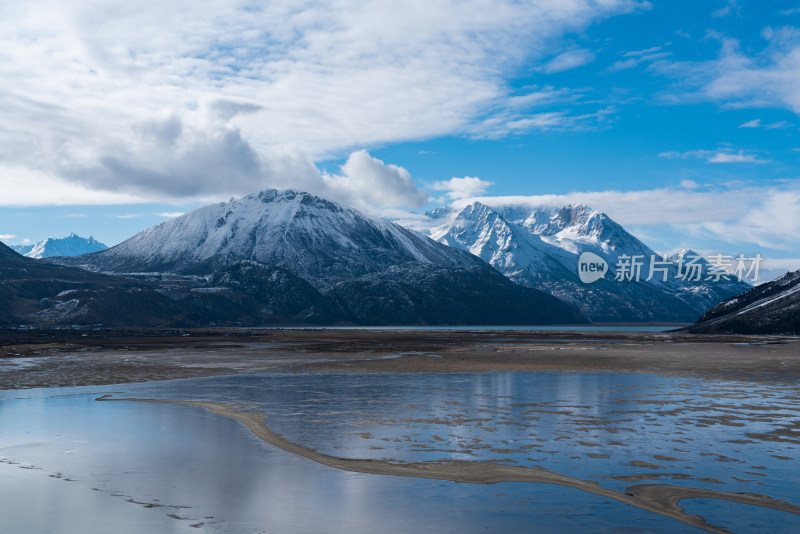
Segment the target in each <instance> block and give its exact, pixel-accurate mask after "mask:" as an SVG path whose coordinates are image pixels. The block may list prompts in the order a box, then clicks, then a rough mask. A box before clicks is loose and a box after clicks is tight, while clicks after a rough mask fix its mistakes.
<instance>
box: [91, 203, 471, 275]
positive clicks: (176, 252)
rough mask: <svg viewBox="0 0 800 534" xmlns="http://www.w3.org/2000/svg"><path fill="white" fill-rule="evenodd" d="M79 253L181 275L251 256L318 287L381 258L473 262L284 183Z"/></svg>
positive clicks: (361, 271) (115, 266) (381, 264)
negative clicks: (107, 246) (282, 187)
mask: <svg viewBox="0 0 800 534" xmlns="http://www.w3.org/2000/svg"><path fill="white" fill-rule="evenodd" d="M83 260H84V259H82V261H83ZM85 260H86V263H87V264H88V265H89V266H90V267H93V268H98V269H101V270H108V271H116V272H156V271H157V272H172V273H185V274H210V273H213V272H214V271H216V270H219V269H221V268H225V267H226V266H228V265H230V264H232V263H233V262H235V261H238V260H254V261H258V262H261V263H264V264H268V265H274V266H278V267H285V268H288V269H290V270H291V271H293V272H294V273H296V274H297V275H299V276H301V277H302V278H304V279H306V280H308V281H309V282H310V283H311V284H312V285H315V286H317V287H318V288H325V287H328V286H330V285H333V284H336V283H338V282H341V281H342V280H349V279H352V278H355V277H358V276H363V275H366V274H370V273H372V272H376V271H378V270H382V269H385V268H386V266H387V265H395V264H401V263H406V262H421V263H429V264H434V265H439V266H449V267H454V266H458V267H467V266H471V265H474V264H475V262H476V261H479V260H477V259H476V258H473V257H472V256H470V255H468V254H464V253H463V252H461V251H456V250H452V249H449V248H447V247H445V246H443V245H441V244H439V243H436V242H434V241H431V240H429V239H427V238H426V237H424V236H422V235H420V234H417V233H416V232H413V231H411V230H407V229H405V228H402V227H400V226H398V225H396V224H394V223H391V222H389V221H386V220H384V219H379V218H373V217H370V216H367V215H364V214H362V213H361V212H359V211H358V210H355V209H353V208H346V207H343V206H341V205H339V204H337V203H336V202H333V201H331V200H328V199H325V198H322V197H318V196H315V195H312V194H310V193H306V192H304V191H295V190H291V189H288V190H284V191H278V190H275V189H267V190H264V191H261V192H259V193H254V194H251V195H247V196H245V197H242V198H239V199H234V200H232V201H230V202H221V203H218V204H213V205H210V206H205V207H202V208H200V209H197V210H195V211H192V212H190V213H187V214H185V215H182V216H181V217H176V218H175V219H171V220H169V221H166V222H163V223H161V224H159V225H157V226H154V227H152V228H149V229H147V230H145V231H143V232H141V233H139V234H137V235H135V236H134V237H132V238H131V239H129V240H127V241H125V242H123V243H121V244H119V245H117V246H116V247H113V248H111V249H109V250H107V251H103V252H100V253H98V254H93V255H92V256H91V257H87V258H85Z"/></svg>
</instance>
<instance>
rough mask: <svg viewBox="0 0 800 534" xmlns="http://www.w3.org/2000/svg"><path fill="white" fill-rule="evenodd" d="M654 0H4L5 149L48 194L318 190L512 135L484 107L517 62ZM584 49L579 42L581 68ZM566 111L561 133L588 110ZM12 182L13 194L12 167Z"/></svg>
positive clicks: (0, 30)
mask: <svg viewBox="0 0 800 534" xmlns="http://www.w3.org/2000/svg"><path fill="white" fill-rule="evenodd" d="M647 6H648V4H647V3H646V2H640V1H637V0H602V1H598V0H571V1H569V2H564V1H562V0H539V1H536V2H523V3H520V2H516V1H513V0H500V1H487V0H466V1H457V0H443V1H441V2H433V3H432V2H429V1H427V0H408V1H406V2H402V3H389V2H380V1H374V0H330V1H327V2H316V1H312V0H301V1H299V2H298V1H296V0H278V1H274V2H269V3H257V4H252V3H242V2H230V1H228V0H209V1H208V2H201V3H197V2H190V1H189V0H175V1H172V2H157V1H155V0H143V1H141V2H134V3H130V2H128V3H120V2H111V1H100V2H97V1H89V0H75V1H72V2H58V1H55V0H52V1H47V0H45V1H42V2H35V3H25V2H6V3H4V4H2V6H0V80H2V81H1V82H0V106H1V107H2V109H3V110H4V119H3V121H2V124H0V161H3V162H4V165H6V166H13V167H19V168H20V169H22V170H23V171H25V172H27V173H28V174H29V175H31V176H36V177H38V178H37V180H39V181H38V182H35V183H36V184H37V187H38V189H39V190H41V191H44V190H45V189H46V188H47V186H48V185H50V184H52V183H55V182H57V183H58V184H59V187H60V188H61V189H62V190H64V191H65V192H67V193H69V194H68V195H67V196H72V195H73V194H75V195H76V196H77V197H80V195H79V194H78V192H79V191H85V192H87V193H86V195H85V198H78V199H77V203H81V204H88V203H94V202H95V201H97V200H98V199H99V198H100V197H101V196H103V195H106V196H107V197H108V198H111V199H119V198H121V197H122V196H128V197H136V198H141V199H146V200H160V199H162V198H163V197H164V196H165V195H166V196H167V197H171V198H183V197H186V196H187V195H195V196H215V195H225V194H239V193H244V192H249V191H253V190H256V189H262V188H264V187H269V186H273V187H283V186H285V185H287V182H292V181H293V180H294V181H295V183H300V184H301V185H302V184H306V183H312V184H317V185H319V184H320V178H319V176H318V174H319V173H318V172H315V170H314V169H312V168H311V167H313V161H314V160H320V159H325V158H330V157H340V156H341V155H342V154H346V153H347V152H349V151H352V150H353V149H354V148H359V147H369V146H375V145H378V144H382V143H388V142H401V141H406V140H411V139H425V138H430V137H433V136H438V135H451V134H455V135H460V134H465V133H466V134H469V135H481V134H486V133H487V132H489V131H491V132H492V133H493V134H494V135H498V134H499V132H500V131H501V130H502V129H500V128H495V127H494V123H493V122H492V121H487V119H489V118H490V117H491V116H492V115H493V114H495V113H498V112H499V113H501V114H502V113H506V110H507V109H508V108H509V106H512V103H511V101H510V100H509V99H510V97H512V96H513V95H512V94H511V91H512V89H511V84H509V83H508V78H509V77H511V76H513V75H514V74H515V73H517V72H518V68H519V67H520V66H521V65H524V64H527V63H528V62H530V61H540V60H542V59H543V58H546V57H548V56H550V55H551V54H552V51H553V50H558V49H562V48H563V42H562V41H563V37H564V35H565V34H567V33H569V32H573V31H580V30H581V29H583V28H585V27H587V26H588V25H589V24H591V23H592V22H594V21H597V20H599V19H601V18H604V17H609V16H613V15H616V14H619V13H626V12H631V11H633V10H636V9H642V8H646V7H647ZM409 36H413V38H410V37H409ZM569 58H570V56H566V57H565V58H564V60H565V61H566V60H567V59H569ZM587 58H588V54H587V53H586V52H584V53H583V56H582V60H586V59H587ZM578 59H581V58H580V57H579V54H578V53H573V55H572V62H573V64H575V63H576V61H577V60H578ZM563 65H566V63H564V64H563ZM558 112H559V113H560V114H561V116H562V118H561V119H560V120H559V122H560V124H561V125H562V127H565V128H568V127H570V124H578V125H581V124H582V123H581V122H580V120H579V119H577V118H576V117H577V116H578V115H591V112H588V113H581V114H577V113H574V112H572V111H571V110H569V109H561V110H559V111H558ZM570 117H571V118H570ZM516 119H521V117H520V116H519V115H515V116H513V117H512V120H516ZM546 119H547V116H546V115H542V116H540V117H539V118H538V119H537V118H533V119H531V121H532V122H531V123H530V124H525V123H523V122H518V123H516V124H515V125H514V127H512V128H506V129H505V130H504V131H505V132H506V133H515V132H518V131H521V130H523V129H524V128H535V127H538V126H537V124H540V123H542V122H545V123H547V120H546ZM552 120H555V119H552ZM503 121H504V122H509V118H508V117H505V118H504V119H503ZM548 124H549V123H548ZM482 127H485V128H486V129H485V130H484V131H483V132H481V131H480V130H481V128H482ZM548 127H549V126H548ZM288 171H293V172H299V173H300V176H299V177H294V178H292V177H289V176H287V175H285V174H283V173H285V172H288ZM0 176H3V175H1V174H0ZM42 177H43V178H42ZM0 180H2V183H1V184H0V185H2V186H3V189H4V190H7V189H8V187H7V185H8V182H7V178H6V177H5V176H4V177H3V178H0ZM70 184H71V185H70ZM89 191H91V192H92V193H91V194H90V193H89ZM43 194H44V195H45V196H52V197H53V202H56V203H68V202H67V201H66V200H59V199H58V198H57V197H58V195H57V194H55V193H53V194H52V195H51V194H50V193H49V192H45V193H43ZM15 198H16V200H15V201H14V202H32V203H36V199H35V198H27V197H25V196H24V195H22V194H15ZM22 199H26V200H22ZM0 202H3V203H4V204H8V203H9V202H10V201H8V200H6V199H3V200H0Z"/></svg>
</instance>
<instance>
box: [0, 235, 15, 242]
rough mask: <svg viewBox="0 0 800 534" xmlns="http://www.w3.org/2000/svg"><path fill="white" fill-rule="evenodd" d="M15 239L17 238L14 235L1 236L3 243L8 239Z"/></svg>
mask: <svg viewBox="0 0 800 534" xmlns="http://www.w3.org/2000/svg"><path fill="white" fill-rule="evenodd" d="M15 237H17V236H15V235H14V234H0V240H1V241H5V240H7V239H14V238H15Z"/></svg>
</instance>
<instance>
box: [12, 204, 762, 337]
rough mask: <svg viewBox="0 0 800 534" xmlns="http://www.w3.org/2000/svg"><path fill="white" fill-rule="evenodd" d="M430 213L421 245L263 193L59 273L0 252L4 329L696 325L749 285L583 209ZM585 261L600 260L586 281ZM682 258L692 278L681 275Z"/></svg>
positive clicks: (470, 208) (76, 260) (400, 233)
mask: <svg viewBox="0 0 800 534" xmlns="http://www.w3.org/2000/svg"><path fill="white" fill-rule="evenodd" d="M427 221H428V223H429V233H430V237H431V238H429V237H426V236H425V235H423V234H420V233H418V232H415V231H412V230H409V229H407V228H404V227H402V226H399V225H397V224H395V223H392V222H389V221H386V220H384V219H379V218H374V217H370V216H367V215H365V214H363V213H361V212H359V211H357V210H355V209H352V208H348V207H345V206H341V205H339V204H337V203H335V202H332V201H329V200H326V199H324V198H320V197H317V196H314V195H311V194H308V193H303V192H296V191H291V190H289V191H282V192H279V191H275V190H267V191H262V192H261V193H258V194H253V195H248V196H245V197H243V198H241V199H236V200H233V199H232V200H231V201H230V202H223V203H218V204H213V205H210V206H205V207H203V208H200V209H198V210H195V211H193V212H191V213H188V214H186V215H183V216H181V217H177V218H175V219H172V220H170V221H167V222H164V223H162V224H159V225H157V226H154V227H152V228H149V229H147V230H145V231H143V232H140V233H139V234H137V235H135V236H133V237H132V238H130V239H128V240H127V241H125V242H123V243H120V244H119V245H117V246H114V247H111V248H108V249H105V250H100V251H97V252H92V253H89V254H83V255H80V256H67V255H62V256H54V257H53V256H51V257H46V258H44V260H43V261H45V262H49V263H50V264H51V265H50V267H51V268H53V269H55V268H62V269H65V270H63V271H53V272H45V271H43V270H42V269H45V267H41V268H40V269H39V271H41V273H40V274H41V276H39V277H38V278H37V276H38V275H36V276H34V275H31V276H30V277H29V278H28V279H25V277H24V276H23V275H22V273H23V272H25V270H26V269H28V267H20V265H23V264H20V261H23V262H25V261H34V260H28V259H27V258H22V257H20V256H19V255H17V254H14V253H13V252H12V251H11V250H9V249H7V248H6V249H5V252H6V254H4V255H0V286H1V287H2V290H3V291H6V293H7V294H9V295H12V296H13V297H14V299H12V300H14V302H15V303H16V304H14V306H12V308H13V310H14V311H13V313H11V314H10V315H8V317H7V319H8V320H9V321H11V322H22V323H24V322H34V323H46V324H73V323H74V324H88V323H114V324H119V325H124V324H131V325H133V324H135V323H136V321H137V314H136V311H135V310H138V312H139V313H140V314H142V316H143V317H147V318H148V319H147V324H162V323H163V324H186V325H205V324H225V325H236V324H240V325H257V324H274V323H283V324H285V323H297V324H303V323H313V324H509V325H511V324H555V323H581V322H586V321H587V320H589V321H592V322H692V321H694V320H695V319H696V318H697V317H698V316H700V315H701V314H702V313H704V312H705V311H707V310H708V309H709V308H711V307H712V306H714V305H715V304H717V303H719V302H720V301H722V300H724V299H726V298H729V297H731V296H733V295H736V294H738V293H741V292H742V291H746V290H748V289H749V288H750V286H749V284H747V283H744V282H739V281H736V280H735V279H728V280H725V278H728V277H727V276H726V277H720V276H716V277H714V276H712V274H713V266H711V265H710V264H709V263H708V262H707V261H705V260H703V259H701V258H699V256H697V255H695V254H694V253H692V252H691V251H688V250H684V251H680V252H679V253H677V254H674V255H673V256H671V257H669V258H665V259H664V258H660V257H658V256H657V255H656V253H655V252H654V251H653V250H652V249H650V248H649V247H647V246H646V245H645V244H644V243H642V242H641V241H639V240H638V239H636V238H635V237H634V236H632V235H631V234H630V233H628V232H627V231H626V230H625V229H624V228H623V227H622V226H620V225H619V224H617V223H616V222H614V221H613V220H611V219H610V218H609V217H607V216H606V215H605V214H603V213H600V212H598V211H595V210H593V209H591V208H589V207H586V206H581V205H578V206H566V207H541V206H527V205H524V204H506V205H499V206H489V205H486V204H484V203H480V202H473V203H471V204H469V205H466V206H463V207H461V208H459V209H455V208H441V209H438V210H434V211H432V212H429V213H428V214H427ZM68 239H81V238H78V237H77V236H74V235H73V236H70V238H68ZM92 241H94V240H92ZM94 243H96V241H94ZM70 250H71V251H74V250H76V249H75V248H74V247H73V248H71V249H70ZM9 254H12V255H13V256H9ZM584 258H590V259H591V265H589V267H591V269H593V270H594V269H600V271H599V272H595V273H593V274H592V276H593V277H591V279H590V280H589V279H587V277H586V276H584V275H586V274H587V273H582V272H581V269H582V268H584V267H587V265H585V264H583V263H582V262H583V261H584V260H583V259H584ZM631 260H633V261H634V263H636V262H638V269H639V271H637V272H636V273H635V274H636V276H635V277H634V276H633V274H634V272H633V269H629V270H628V272H626V271H625V262H626V261H628V267H629V268H630V267H631V265H630V263H631ZM39 262H40V261H39V260H37V261H36V263H39ZM6 264H8V265H16V266H17V272H18V273H19V275H18V276H16V277H15V276H10V274H13V273H14V270H13V269H11V270H8V269H6V270H5V271H4V268H5V265H6ZM691 265H693V266H694V267H695V268H698V269H700V272H701V273H702V276H700V275H699V274H698V276H696V277H692V276H688V277H687V276H686V275H687V272H688V271H689V267H690V266H691ZM29 267H30V266H29ZM76 268H80V269H76ZM651 268H652V273H651ZM37 272H38V271H37ZM79 273H80V274H79ZM93 277H98V278H93ZM103 277H105V278H103ZM648 278H649V279H648ZM690 278H696V279H690ZM714 278H721V279H719V280H717V279H714ZM73 279H74V280H83V281H85V282H86V284H87V285H86V287H80V286H79V285H78V286H76V285H75V284H77V283H78V282H75V283H73V282H72V280H73ZM48 280H49V282H48ZM55 280H60V281H61V282H64V283H60V282H59V283H56V282H55ZM98 280H102V282H99V281H98ZM65 284H66V285H65ZM34 286H35V287H36V288H37V289H36V290H35V291H31V290H30V289H31V287H34ZM122 288H124V289H122ZM144 302H146V303H147V304H146V305H145V304H143V303H144ZM142 306H144V308H142ZM0 320H2V317H0Z"/></svg>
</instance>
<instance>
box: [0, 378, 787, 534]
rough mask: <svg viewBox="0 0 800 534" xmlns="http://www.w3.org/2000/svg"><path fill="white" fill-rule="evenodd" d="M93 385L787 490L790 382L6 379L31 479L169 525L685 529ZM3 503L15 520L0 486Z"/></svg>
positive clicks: (369, 433) (769, 514)
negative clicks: (28, 384) (425, 475)
mask: <svg viewBox="0 0 800 534" xmlns="http://www.w3.org/2000/svg"><path fill="white" fill-rule="evenodd" d="M109 391H115V392H117V393H115V395H117V396H136V397H156V398H172V399H193V400H210V401H216V402H247V403H252V404H255V405H256V406H257V407H258V410H259V411H260V412H263V413H264V414H265V417H266V421H267V423H268V424H269V425H270V426H271V427H272V428H273V429H275V430H276V431H278V432H281V433H283V434H284V435H285V436H286V437H287V438H288V439H290V440H292V441H295V442H298V443H301V444H303V445H305V446H308V447H311V448H314V449H317V450H320V451H321V452H324V453H327V454H331V455H335V456H341V457H351V458H380V459H389V460H397V461H422V460H446V459H459V460H474V461H502V462H510V463H513V464H515V465H524V466H529V467H532V466H537V467H542V468H545V469H548V470H551V471H555V472H558V473H563V474H566V475H569V476H572V477H576V478H582V479H585V480H593V481H596V482H598V483H599V484H600V485H602V486H604V487H608V488H612V489H615V490H618V491H625V489H626V488H627V487H629V486H631V485H634V484H639V483H669V484H675V485H684V486H690V487H702V488H708V489H714V490H720V491H726V492H753V493H761V494H766V495H770V496H772V497H775V498H779V499H783V500H787V501H790V502H793V503H795V504H798V503H800V488H799V487H798V483H797V480H798V479H800V467H798V462H797V458H798V447H800V436H798V435H795V434H793V433H792V432H791V429H793V428H796V425H797V424H798V422H800V403H798V400H800V388H798V386H797V385H795V384H791V383H774V384H756V383H743V382H734V381H727V382H723V381H715V382H709V381H702V380H689V379H682V378H665V377H659V376H655V375H640V374H613V373H597V374H559V373H490V374H451V375H445V374H435V375H408V374H397V375H391V374H386V375H374V374H370V375H351V374H348V375H320V374H313V375H296V374H285V375H251V376H246V375H240V376H235V377H217V378H204V379H192V380H179V381H172V382H161V383H151V384H131V385H122V386H115V387H94V388H65V389H60V390H26V391H17V392H13V391H12V392H8V391H7V392H2V393H0V458H5V459H6V462H9V461H13V462H19V464H16V466H17V467H18V466H19V465H20V464H22V465H24V466H26V467H33V468H35V469H31V470H28V471H27V472H28V473H29V475H28V477H27V478H28V479H30V480H32V478H31V477H35V476H40V477H46V476H48V475H53V474H56V473H60V476H61V477H62V478H61V479H51V480H52V481H53V484H51V486H53V487H59V488H60V487H61V486H54V485H55V484H61V485H62V486H63V485H66V484H71V485H73V487H75V488H78V489H76V490H74V491H83V492H87V494H93V497H92V498H93V499H94V498H96V497H95V496H94V494H102V495H105V496H107V498H114V499H116V500H118V501H122V502H124V503H125V504H126V505H128V506H129V507H130V508H131V509H134V508H135V509H136V510H137V511H138V510H141V514H150V515H147V518H150V517H151V515H152V516H153V517H155V516H158V518H159V520H165V521H167V524H168V525H171V526H170V528H171V529H173V530H174V531H183V530H180V529H188V530H186V531H187V532H188V531H191V532H196V531H197V530H198V529H200V530H206V531H209V532H375V531H382V532H409V531H420V532H527V531H530V532H665V533H666V532H695V531H697V529H694V528H692V527H689V526H687V525H685V524H683V523H680V522H677V521H674V520H671V519H667V518H664V517H662V516H659V515H655V514H652V513H649V512H646V511H642V510H639V509H637V508H632V507H629V506H627V505H623V504H621V503H618V502H616V501H608V500H606V499H604V498H600V497H597V496H595V495H591V494H587V493H584V492H581V491H579V490H573V489H568V488H562V487H559V486H552V485H545V484H532V483H501V484H492V485H473V484H456V483H450V482H441V481H431V480H416V479H410V478H404V477H390V476H381V475H365V474H357V473H348V472H342V471H338V470H334V469H331V468H327V467H324V466H321V465H319V464H316V463H314V462H311V461H309V460H306V459H303V458H298V457H295V456H293V455H290V454H288V453H285V452H283V451H280V450H276V449H275V448H273V447H272V446H270V445H268V444H265V443H263V442H261V441H260V440H258V439H257V438H256V437H254V436H253V435H252V434H250V433H249V431H248V430H247V429H246V428H245V427H244V426H243V425H241V424H239V423H237V422H235V421H230V420H227V419H224V418H221V417H218V416H213V415H211V414H209V413H207V412H205V411H204V410H201V409H197V408H192V407H186V406H175V405H158V404H139V403H123V402H120V403H98V402H95V401H94V400H93V399H94V397H95V396H97V394H100V393H106V392H109ZM88 392H92V393H91V394H89V393H88ZM55 395H66V396H55ZM17 397H26V398H17ZM782 429H784V431H781V430H782ZM4 465H5V466H6V467H8V465H7V463H6V464H4ZM11 467H14V466H11ZM64 477H67V478H71V479H73V480H74V482H66V481H64V480H63V478H64ZM0 480H2V479H0ZM92 488H97V490H95V491H93V490H92ZM54 491H55V490H54ZM114 496H116V497H114ZM128 499H130V500H133V501H136V502H139V503H143V504H134V503H128V502H127V500H128ZM147 503H149V504H158V505H159V506H157V507H154V508H145V507H144V506H145V504H147ZM682 505H684V506H685V508H686V509H687V511H689V512H690V513H693V514H701V515H704V516H705V517H706V518H707V519H708V520H709V521H710V522H712V523H713V524H717V525H720V526H725V527H726V528H728V529H729V530H731V531H733V532H781V531H783V532H789V531H791V530H792V529H793V528H795V526H796V524H797V520H798V517H797V516H795V515H792V514H789V513H786V512H780V511H774V510H765V509H761V508H758V507H754V506H746V505H739V504H735V503H723V502H720V501H717V500H713V499H706V500H699V499H698V500H694V501H684V502H683V503H682ZM0 514H2V516H3V517H4V518H16V520H17V521H18V523H17V524H18V525H19V526H27V525H26V524H25V521H26V516H27V514H20V513H15V510H14V509H12V510H8V509H3V504H2V503H0ZM170 514H171V515H174V516H177V517H180V518H183V519H175V518H172V517H169V515H170ZM63 517H64V521H65V523H69V524H72V525H75V526H76V528H75V529H73V530H69V529H66V530H61V531H62V532H78V531H85V530H81V525H80V521H78V520H77V519H75V518H74V517H72V518H71V517H69V514H65V515H63ZM165 518H166V519H165ZM141 520H142V521H144V519H141ZM148 520H149V519H148ZM189 525H196V526H195V527H190V526H189ZM0 530H2V529H0ZM27 531H28V532H36V530H35V529H34V530H30V529H28V530H27ZM46 531H47V530H39V532H46ZM146 531H147V529H146V528H142V529H141V530H131V532H146Z"/></svg>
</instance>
